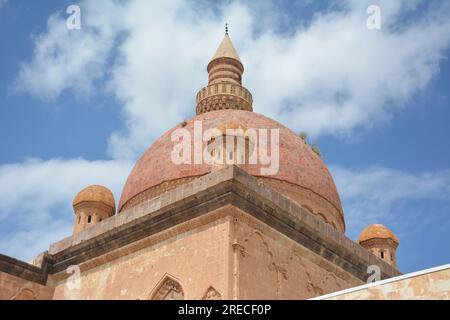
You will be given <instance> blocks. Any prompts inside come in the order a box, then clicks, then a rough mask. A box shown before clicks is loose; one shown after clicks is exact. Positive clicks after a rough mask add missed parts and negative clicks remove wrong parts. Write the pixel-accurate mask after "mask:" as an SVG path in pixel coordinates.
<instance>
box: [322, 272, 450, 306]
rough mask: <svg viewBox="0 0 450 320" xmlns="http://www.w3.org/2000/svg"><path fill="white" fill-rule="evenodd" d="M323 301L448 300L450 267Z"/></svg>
mask: <svg viewBox="0 0 450 320" xmlns="http://www.w3.org/2000/svg"><path fill="white" fill-rule="evenodd" d="M317 299H321V300H322V299H323V300H385V299H389V300H409V299H415V300H422V299H423V300H450V265H446V266H442V267H437V268H433V269H428V270H423V271H420V272H416V273H412V274H406V275H403V276H400V277H395V278H392V279H388V280H385V281H381V282H379V283H373V284H369V285H364V286H361V287H356V288H352V289H349V290H346V291H344V292H336V293H335V294H331V295H328V296H324V297H318V298H317Z"/></svg>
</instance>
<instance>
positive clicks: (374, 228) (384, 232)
mask: <svg viewBox="0 0 450 320" xmlns="http://www.w3.org/2000/svg"><path fill="white" fill-rule="evenodd" d="M370 239H391V240H392V241H394V242H395V243H397V244H398V243H399V241H398V238H397V236H396V235H395V234H394V233H393V232H392V231H391V230H390V229H389V228H387V227H385V226H384V225H382V224H371V225H369V226H367V227H366V228H364V230H363V231H362V232H361V235H360V236H359V238H358V243H361V242H364V241H367V240H370Z"/></svg>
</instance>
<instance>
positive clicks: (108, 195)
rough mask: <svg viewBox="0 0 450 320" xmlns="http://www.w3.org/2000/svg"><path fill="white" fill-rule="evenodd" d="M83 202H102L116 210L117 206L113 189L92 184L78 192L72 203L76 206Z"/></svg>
mask: <svg viewBox="0 0 450 320" xmlns="http://www.w3.org/2000/svg"><path fill="white" fill-rule="evenodd" d="M81 202H101V203H103V204H105V205H107V206H109V207H111V208H113V209H114V211H115V207H116V204H115V201H114V195H113V193H112V192H111V190H109V189H108V188H106V187H103V186H99V185H92V186H89V187H87V188H84V189H83V190H81V191H80V192H78V194H77V195H76V196H75V198H74V199H73V202H72V205H73V206H76V205H77V204H80V203H81Z"/></svg>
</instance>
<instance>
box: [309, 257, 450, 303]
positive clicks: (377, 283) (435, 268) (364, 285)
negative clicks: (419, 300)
mask: <svg viewBox="0 0 450 320" xmlns="http://www.w3.org/2000/svg"><path fill="white" fill-rule="evenodd" d="M445 269H450V264H444V265H442V266H438V267H434V268H430V269H425V270H420V271H416V272H412V273H407V274H403V275H401V276H397V277H394V278H389V279H385V280H381V281H377V282H372V283H369V284H363V285H360V286H357V287H353V288H349V289H345V290H341V291H336V292H333V293H329V294H326V295H323V296H319V297H315V298H311V299H308V300H326V299H329V298H333V297H337V296H340V295H343V294H346V293H351V292H355V291H360V290H364V289H368V288H372V287H376V286H381V285H384V284H386V283H391V282H396V281H400V280H405V279H409V278H413V277H417V276H421V275H424V274H427V273H433V272H437V271H441V270H445Z"/></svg>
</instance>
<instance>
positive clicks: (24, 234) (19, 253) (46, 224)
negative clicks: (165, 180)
mask: <svg viewBox="0 0 450 320" xmlns="http://www.w3.org/2000/svg"><path fill="white" fill-rule="evenodd" d="M130 170H131V164H130V163H127V162H120V161H87V160H84V159H71V160H63V159H52V160H47V161H43V160H39V159H30V160H28V161H26V162H24V163H20V164H7V165H2V166H0V203H1V204H2V205H1V208H0V221H1V224H0V225H1V227H0V252H2V253H5V254H9V255H12V256H14V257H19V258H23V259H26V260H29V259H30V258H31V257H33V256H34V255H36V254H38V253H39V252H42V251H44V250H47V248H48V246H49V244H50V243H52V242H55V241H57V240H60V239H62V238H64V237H66V236H69V235H70V234H71V230H72V225H73V224H72V222H73V221H72V220H73V210H72V207H71V204H72V199H73V197H74V196H75V195H76V194H77V192H78V191H80V190H81V189H82V188H84V187H86V186H88V185H91V184H101V185H104V186H106V187H108V188H110V189H111V190H112V191H113V193H114V195H115V197H116V202H117V201H118V197H119V196H120V192H121V191H122V187H123V185H124V183H125V180H126V177H127V176H128V173H129V172H130Z"/></svg>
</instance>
